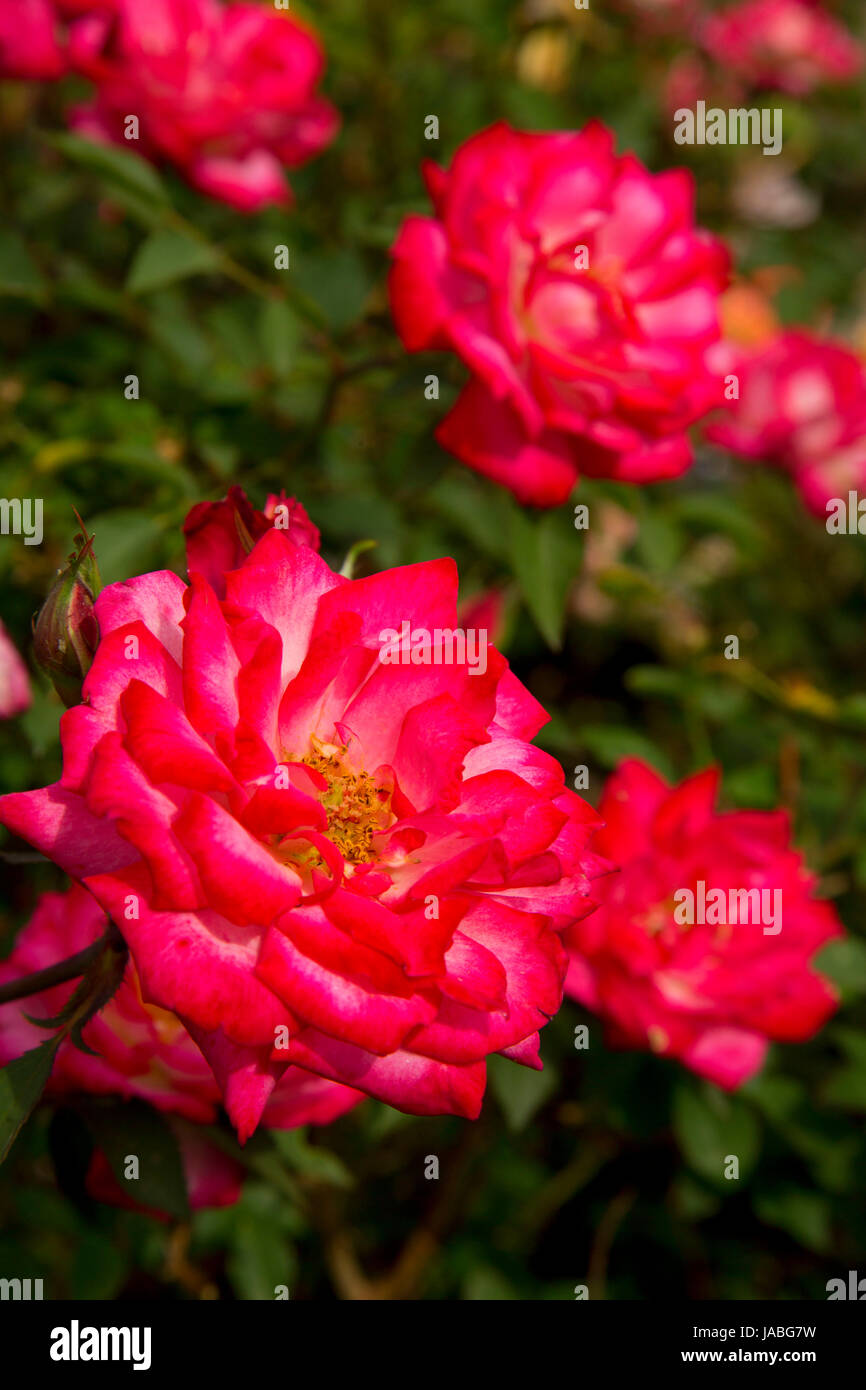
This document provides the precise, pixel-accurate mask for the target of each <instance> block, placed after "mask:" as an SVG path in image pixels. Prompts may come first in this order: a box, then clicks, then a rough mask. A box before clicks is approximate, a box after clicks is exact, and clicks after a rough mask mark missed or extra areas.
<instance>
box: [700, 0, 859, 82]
mask: <svg viewBox="0 0 866 1390" xmlns="http://www.w3.org/2000/svg"><path fill="white" fill-rule="evenodd" d="M701 42H702V44H703V47H704V48H705V49H706V51H707V52H708V53H709V55H710V57H711V58H713V59H714V61H715V62H717V63H718V64H719V66H720V67H723V68H724V69H725V71H726V72H728V73H730V74H732V75H733V76H735V77H740V78H742V79H743V80H744V81H747V82H748V83H749V84H750V85H751V86H752V87H775V88H777V89H778V90H779V91H782V92H790V93H791V94H792V95H793V96H805V95H806V94H807V93H809V92H811V91H813V90H814V88H815V87H817V86H819V85H820V84H821V83H822V82H850V81H851V80H852V78H854V77H856V75H857V73H858V72H859V71H860V69H861V67H862V65H863V49H862V48H861V46H860V44H859V43H857V41H856V40H855V39H854V38H852V36H851V35H850V34H849V33H848V30H847V29H846V28H845V27H844V25H842V24H840V23H839V21H838V20H836V19H834V18H833V17H832V16H831V15H829V14H827V13H826V12H825V11H824V10H823V9H821V7H820V5H816V4H814V3H811V0H741V3H740V4H734V5H730V6H729V7H728V8H727V9H724V10H721V11H720V12H719V13H717V14H712V15H710V16H708V18H707V19H706V21H705V23H704V25H703V28H702V30H701Z"/></svg>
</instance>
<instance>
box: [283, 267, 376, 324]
mask: <svg viewBox="0 0 866 1390" xmlns="http://www.w3.org/2000/svg"><path fill="white" fill-rule="evenodd" d="M287 273H288V274H290V275H295V274H296V275H297V279H298V284H299V285H301V286H302V287H303V291H304V294H305V295H308V296H309V297H310V298H311V299H312V300H313V301H314V303H315V304H316V305H317V306H318V308H319V309H320V311H321V313H322V314H323V316H324V318H325V320H326V321H327V323H328V325H329V326H330V327H331V328H332V329H334V330H336V331H337V332H339V331H340V330H341V329H343V328H348V327H349V324H351V323H354V321H355V319H356V318H358V316H359V314H360V312H361V309H362V307H363V304H364V300H365V299H366V298H367V295H368V294H369V292H370V288H371V281H370V277H369V276H368V274H367V271H366V268H365V266H364V262H363V260H362V259H361V257H360V256H359V255H358V254H357V252H355V251H350V250H340V251H324V252H322V253H321V254H319V255H308V254H306V253H304V252H297V253H296V252H295V251H294V250H293V251H292V269H291V270H290V271H288V272H287Z"/></svg>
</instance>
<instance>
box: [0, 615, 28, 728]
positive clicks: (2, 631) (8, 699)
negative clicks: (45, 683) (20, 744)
mask: <svg viewBox="0 0 866 1390" xmlns="http://www.w3.org/2000/svg"><path fill="white" fill-rule="evenodd" d="M32 698H33V695H32V692H31V689H30V677H29V675H28V674H27V667H26V666H25V665H24V662H23V661H22V660H21V657H20V655H19V653H18V648H17V647H16V646H15V644H14V642H13V641H12V639H11V638H10V636H9V633H8V632H7V631H6V628H5V627H4V626H3V623H2V622H0V719H11V718H13V716H14V715H16V714H21V713H23V711H24V710H26V709H28V708H29V706H30V701H31V700H32Z"/></svg>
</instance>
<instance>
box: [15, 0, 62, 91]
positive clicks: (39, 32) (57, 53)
mask: <svg viewBox="0 0 866 1390" xmlns="http://www.w3.org/2000/svg"><path fill="white" fill-rule="evenodd" d="M56 21H57V16H56V13H55V8H54V5H53V3H52V0H0V77H22V78H29V79H32V80H35V81H45V80H51V79H53V78H57V77H62V76H63V74H64V72H65V71H66V61H65V58H64V56H63V50H62V48H61V46H60V43H59V41H58V35H57V27H56Z"/></svg>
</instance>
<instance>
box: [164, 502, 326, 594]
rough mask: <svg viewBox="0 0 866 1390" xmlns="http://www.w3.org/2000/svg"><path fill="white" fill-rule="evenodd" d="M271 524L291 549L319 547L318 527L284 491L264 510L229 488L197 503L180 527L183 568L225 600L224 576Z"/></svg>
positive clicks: (247, 552) (302, 508)
mask: <svg viewBox="0 0 866 1390" xmlns="http://www.w3.org/2000/svg"><path fill="white" fill-rule="evenodd" d="M272 526H276V527H277V529H278V530H282V531H283V532H284V533H285V534H286V535H287V536H288V538H289V540H290V541H293V542H294V543H295V545H308V546H310V547H311V548H312V549H313V550H318V549H319V544H320V542H321V536H320V534H319V529H318V527H317V526H314V525H313V523H312V521H311V520H310V518H309V517H308V515H307V513H306V511H305V509H304V507H302V506H301V503H300V502H298V501H296V500H295V498H294V497H287V496H286V494H285V492H281V493H280V494H279V496H277V495H276V494H275V493H271V494H270V496H269V497H268V500H267V502H266V503H265V506H264V510H263V511H258V510H257V509H256V508H255V507H254V506H253V505H252V503H251V502H250V500H249V498H248V497H247V495H246V493H245V492H244V490H243V488H241V487H232V488H229V492H228V496H227V497H224V498H223V499H222V501H220V502H197V503H196V505H195V506H194V507H192V508H191V509H190V511H189V513H188V515H187V518H186V520H185V521H184V523H183V534H184V539H185V541H186V566H187V570H188V571H189V573H190V574H192V573H193V572H194V571H197V572H198V573H199V574H203V575H204V577H205V579H206V580H207V581H208V583H209V584H210V585H212V587H213V588H214V590H215V591H216V593H217V594H218V595H219V596H220V598H222V597H224V596H225V576H226V572H227V571H228V570H233V569H237V567H238V566H239V565H241V564H242V563H243V560H244V556H246V555H248V554H249V553H250V551H251V550H252V548H253V545H254V544H255V542H256V541H257V540H259V538H260V537H261V536H263V535H264V534H265V532H266V531H267V530H269V529H270V528H271V527H272Z"/></svg>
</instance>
